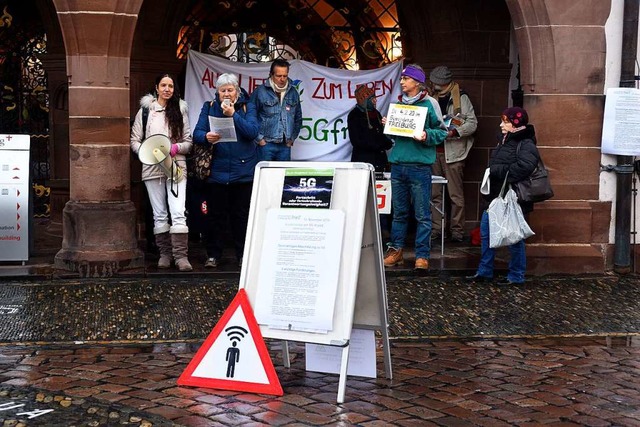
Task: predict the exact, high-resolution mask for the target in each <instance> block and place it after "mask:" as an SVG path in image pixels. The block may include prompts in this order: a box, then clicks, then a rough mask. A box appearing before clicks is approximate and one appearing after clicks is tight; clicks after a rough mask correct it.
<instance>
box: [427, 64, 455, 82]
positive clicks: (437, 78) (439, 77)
mask: <svg viewBox="0 0 640 427" xmlns="http://www.w3.org/2000/svg"><path fill="white" fill-rule="evenodd" d="M452 78H453V74H451V70H450V69H449V68H448V67H447V66H446V65H440V66H438V67H436V68H434V69H433V70H432V71H431V74H429V80H431V83H433V84H436V85H448V84H449V83H451V79H452Z"/></svg>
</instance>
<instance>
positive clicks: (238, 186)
mask: <svg viewBox="0 0 640 427" xmlns="http://www.w3.org/2000/svg"><path fill="white" fill-rule="evenodd" d="M216 88H217V93H216V97H215V99H214V100H213V101H210V102H205V103H204V105H203V106H202V110H201V111H200V117H199V118H198V124H197V125H196V127H195V129H194V131H193V142H194V144H199V145H205V146H206V145H213V148H212V149H213V155H212V160H211V174H210V175H209V178H207V180H206V182H205V183H204V186H203V188H204V193H205V194H204V196H205V199H206V201H207V214H206V215H205V225H204V233H203V235H204V240H205V247H206V250H207V261H206V262H205V265H204V266H205V267H206V268H216V267H217V266H218V261H219V260H220V258H221V256H222V250H223V236H224V231H225V230H226V229H228V227H227V220H228V221H229V222H230V225H231V233H232V236H233V242H234V246H235V251H236V258H237V260H238V264H239V265H241V264H242V253H243V251H244V239H245V235H246V232H247V221H248V218H249V205H250V203H251V187H252V184H253V174H254V169H255V166H256V164H257V163H258V154H257V149H256V145H255V143H254V140H255V139H256V136H258V130H259V125H258V117H257V115H256V109H255V106H254V105H253V103H251V102H248V101H249V96H248V94H247V92H246V91H245V90H244V89H241V88H240V86H239V84H238V77H237V76H236V75H234V74H230V73H225V74H221V75H220V76H219V77H218V80H217V81H216ZM210 116H212V117H220V118H225V117H227V118H232V119H233V124H234V127H235V131H236V136H237V141H225V142H221V141H220V139H221V136H220V134H219V133H217V132H216V131H215V129H214V130H213V131H212V130H211V127H210V125H209V117H210Z"/></svg>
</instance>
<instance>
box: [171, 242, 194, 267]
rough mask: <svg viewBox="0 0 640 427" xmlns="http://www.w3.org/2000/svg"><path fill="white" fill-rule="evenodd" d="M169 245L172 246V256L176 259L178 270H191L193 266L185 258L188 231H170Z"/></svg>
mask: <svg viewBox="0 0 640 427" xmlns="http://www.w3.org/2000/svg"><path fill="white" fill-rule="evenodd" d="M171 246H173V257H174V258H175V260H176V267H178V270H180V271H192V270H193V267H192V266H191V263H190V262H189V258H187V252H188V250H189V233H171Z"/></svg>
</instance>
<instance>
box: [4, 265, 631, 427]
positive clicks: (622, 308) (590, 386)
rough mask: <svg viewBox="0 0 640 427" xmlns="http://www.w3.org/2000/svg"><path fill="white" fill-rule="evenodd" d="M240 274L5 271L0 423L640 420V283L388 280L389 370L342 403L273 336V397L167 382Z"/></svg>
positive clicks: (350, 385) (330, 379) (358, 383)
mask: <svg viewBox="0 0 640 427" xmlns="http://www.w3.org/2000/svg"><path fill="white" fill-rule="evenodd" d="M237 283H238V278H237V275H236V276H233V275H232V276H229V277H226V278H222V277H219V276H202V275H200V276H199V275H191V276H188V275H187V276H169V277H160V276H158V277H152V278H120V279H100V280H96V279H85V280H75V279H74V280H47V281H40V280H27V279H19V280H18V279H4V280H0V426H2V427H5V426H75V425H77V426H100V425H129V426H173V425H184V426H217V425H225V426H226V425H232V426H235V425H247V426H248V425H282V426H285V425H286V426H302V425H360V426H382V425H384V426H387V425H395V426H413V425H419V426H429V425H439V426H465V425H470V426H471V425H481V426H507V425H518V426H534V425H546V424H549V425H563V426H564V425H567V426H568V425H592V426H600V425H602V426H605V425H612V426H627V425H628V426H640V380H638V378H640V338H639V337H640V333H639V332H640V310H638V309H637V307H638V302H639V301H640V281H639V280H638V277H637V276H627V277H619V276H614V275H601V276H584V277H538V278H532V279H530V280H528V282H527V284H526V285H524V286H517V287H498V286H495V285H469V284H467V283H465V282H464V280H463V278H461V277H456V276H451V277H449V276H446V275H427V276H416V275H414V274H406V273H405V272H398V273H396V274H390V275H389V276H388V277H387V283H388V298H389V322H390V325H389V332H390V335H391V337H392V348H391V354H392V364H393V379H386V378H385V375H384V369H383V364H382V355H381V354H378V378H377V379H366V378H360V377H353V376H350V377H349V378H348V381H347V388H346V396H345V402H344V403H343V404H340V405H338V404H336V398H337V387H338V376H337V375H330V374H321V373H314V372H307V371H306V370H305V361H304V346H303V345H302V344H293V345H292V363H291V367H290V368H285V367H283V363H282V358H281V352H280V351H278V346H279V342H275V341H273V340H268V345H269V346H270V347H271V357H272V360H273V362H274V365H275V367H276V371H277V373H278V377H279V380H280V383H281V385H282V387H283V390H284V396H282V397H273V396H267V395H259V394H249V393H241V392H229V391H221V390H212V389H203V388H194V387H178V386H177V385H176V379H177V378H178V376H179V375H180V374H181V373H182V372H183V371H184V369H185V368H186V365H187V363H188V362H189V361H190V360H191V359H192V357H193V356H194V354H195V351H196V350H197V349H198V348H199V345H200V344H201V342H202V340H203V339H204V338H205V337H206V336H207V335H208V334H209V332H210V331H211V329H212V328H213V326H214V325H215V323H216V321H217V319H218V318H219V316H220V315H221V313H222V311H223V310H224V309H225V308H226V306H227V304H228V303H229V302H230V301H231V299H232V298H233V295H234V294H235V291H236V289H237ZM379 353H380V351H379ZM51 410H52V411H51Z"/></svg>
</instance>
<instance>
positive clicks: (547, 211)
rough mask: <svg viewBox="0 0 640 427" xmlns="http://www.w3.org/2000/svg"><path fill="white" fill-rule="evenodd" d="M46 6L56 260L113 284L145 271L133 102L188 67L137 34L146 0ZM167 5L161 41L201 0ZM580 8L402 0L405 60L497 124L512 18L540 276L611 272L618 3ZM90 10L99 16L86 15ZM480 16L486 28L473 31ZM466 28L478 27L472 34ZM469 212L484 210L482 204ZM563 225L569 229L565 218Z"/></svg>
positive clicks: (534, 261) (59, 1)
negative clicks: (472, 98)
mask: <svg viewBox="0 0 640 427" xmlns="http://www.w3.org/2000/svg"><path fill="white" fill-rule="evenodd" d="M51 1H53V3H54V5H55V7H56V11H57V16H58V19H59V22H60V25H61V29H62V34H63V39H64V44H65V48H66V68H67V76H68V90H69V140H70V164H69V166H70V182H71V184H70V201H69V202H68V203H67V205H66V206H65V209H64V213H63V222H64V241H63V245H62V249H61V250H60V252H59V253H58V255H57V256H56V265H57V266H58V267H61V268H64V269H68V270H72V271H78V272H80V273H81V274H83V275H97V276H104V275H110V274H112V273H114V272H115V271H118V270H120V269H122V268H128V267H136V266H139V265H141V261H142V254H141V253H140V251H139V250H138V249H137V241H136V236H135V229H136V221H135V215H134V212H135V208H134V206H133V204H132V202H131V194H130V192H131V188H130V173H129V162H123V161H122V159H123V158H125V157H126V158H128V157H129V156H130V154H129V148H128V139H129V112H128V108H127V105H129V106H130V108H134V107H135V105H136V103H137V98H138V94H139V93H140V92H141V91H142V85H146V84H148V81H149V78H148V77H149V74H150V73H155V72H156V71H158V70H159V68H156V67H155V65H162V67H161V68H162V69H164V70H166V71H170V70H175V68H173V67H180V64H179V63H178V62H177V61H175V56H171V53H172V48H171V46H172V45H171V43H172V42H171V40H170V39H171V37H172V34H175V33H172V32H171V31H169V32H168V33H166V34H165V36H166V37H169V40H165V39H163V37H160V36H157V37H156V38H155V39H153V40H151V41H150V40H149V39H148V38H144V37H143V38H138V37H136V36H134V34H136V35H139V33H138V30H137V20H138V18H139V17H140V16H142V15H143V14H141V13H140V12H141V10H142V9H143V8H144V7H145V6H147V5H148V7H149V8H150V9H149V10H151V2H144V4H143V1H142V0H135V1H131V2H126V4H120V3H118V2H115V3H113V2H107V3H106V4H104V5H102V4H100V5H97V4H95V3H92V2H81V4H80V5H78V4H77V3H76V2H68V1H65V0H51ZM160 3H161V5H162V6H167V7H166V8H165V7H161V6H158V5H157V4H156V3H154V4H153V6H154V7H153V10H155V15H154V14H151V15H149V16H150V17H149V19H152V17H153V16H155V18H154V19H156V18H158V14H162V17H164V18H163V20H156V22H148V23H147V24H148V25H151V26H153V25H154V24H155V23H157V25H158V26H159V31H160V32H161V31H163V30H165V29H170V30H173V29H176V28H178V27H179V25H180V19H182V17H184V13H182V12H184V9H185V8H187V7H190V6H191V5H193V4H194V2H193V1H192V2H170V1H168V0H164V1H161V2H160ZM574 3H575V4H574ZM574 3H571V4H569V3H567V2H557V1H555V0H505V2H504V3H502V2H500V4H498V5H497V6H496V4H497V3H496V2H494V1H493V0H491V1H489V0H473V2H471V3H468V2H466V1H463V0H457V1H454V2H451V3H450V4H448V5H447V8H445V10H444V11H443V8H442V5H441V2H440V1H434V0H402V1H398V2H397V5H398V10H399V14H400V15H401V27H402V28H403V43H404V46H403V47H405V48H406V49H407V52H408V54H409V56H410V57H411V58H410V60H412V61H415V62H419V63H421V64H422V65H424V66H425V67H426V68H430V67H432V66H435V65H438V64H440V63H448V64H449V65H450V66H451V68H452V69H453V70H454V73H457V74H458V75H459V76H460V77H461V79H463V80H464V81H465V83H467V84H468V86H469V87H470V88H471V90H473V91H476V94H478V95H479V96H480V97H482V102H481V105H482V107H481V115H482V116H483V117H485V118H487V119H488V120H494V119H496V120H497V117H498V116H499V113H500V111H501V109H502V108H504V106H506V103H507V102H508V79H509V76H510V72H511V64H510V63H509V60H508V42H506V43H504V40H508V33H509V31H510V29H509V21H510V20H511V21H513V26H514V28H515V37H516V40H517V45H518V49H519V52H520V63H521V83H522V86H523V88H524V92H525V95H524V105H525V108H527V109H528V110H529V112H530V116H531V118H532V122H534V123H535V125H536V127H537V129H538V136H539V144H540V148H541V151H542V154H543V156H544V157H545V161H546V163H547V164H548V166H549V167H550V169H551V171H552V177H553V179H554V189H555V190H556V199H555V200H552V201H549V202H546V203H544V204H542V205H540V207H537V209H536V210H537V212H536V214H535V215H534V216H533V217H532V221H533V223H534V224H533V225H534V228H536V230H540V231H539V233H538V235H537V236H536V237H535V239H534V240H533V241H532V242H533V243H534V244H532V245H530V249H529V255H530V259H531V263H530V264H531V265H532V270H533V271H536V272H548V271H567V269H568V268H570V269H571V271H578V272H584V271H603V270H604V269H605V261H606V256H605V255H604V254H605V253H606V250H607V248H608V230H609V219H610V203H609V202H601V201H599V200H598V173H599V172H598V167H597V165H598V164H599V159H600V150H599V144H600V133H601V123H602V112H603V99H604V97H603V95H602V93H603V87H604V67H605V61H604V52H605V45H604V43H605V39H604V23H605V21H606V19H607V17H608V13H609V10H610V7H611V4H610V1H603V0H583V1H581V2H574ZM87 4H88V5H90V6H88V7H91V8H92V9H91V10H86V9H83V8H82V6H86V5H87ZM469 7H471V9H472V10H473V11H476V12H477V13H475V12H474V13H475V15H474V16H472V18H473V19H466V18H465V17H469V16H470V15H469V12H466V13H465V12H464V10H465V9H469ZM485 7H489V8H491V9H490V10H492V11H495V12H496V13H497V15H495V16H491V17H486V12H483V11H482V9H483V8H485ZM145 10H146V9H145ZM429 10H431V12H429ZM161 11H162V12H161ZM168 11H169V12H168ZM173 12H179V13H173ZM445 12H446V13H445ZM474 13H472V14H471V15H473V14H474ZM478 13H480V14H481V15H480V18H478V16H477V15H478ZM482 13H484V14H485V15H482ZM145 14H146V13H145ZM403 14H404V16H405V19H404V22H403V21H402V15H403ZM483 16H485V18H483ZM416 18H418V19H416ZM145 19H146V18H145ZM443 19H444V20H448V22H449V24H450V25H449V28H450V29H451V34H453V35H454V36H456V38H455V39H452V38H451V37H450V34H448V33H447V32H446V31H442V32H441V33H440V34H439V36H440V37H441V38H442V40H444V41H449V42H451V41H453V42H456V43H459V46H460V47H461V49H458V48H455V49H454V48H451V47H446V44H445V43H443V44H442V46H440V45H437V44H434V39H433V37H432V36H433V33H432V32H430V31H432V29H433V28H434V26H433V24H436V25H437V22H439V21H440V20H443ZM483 19H486V21H485V22H484V24H483V25H480V26H477V24H478V22H479V21H481V20H483ZM411 22H413V24H411ZM425 22H426V23H428V24H429V25H425ZM463 24H465V25H467V27H468V26H471V27H472V33H470V32H468V28H466V27H465V25H463ZM177 26H178V27H177ZM474 26H475V27H474ZM445 27H446V26H444V27H443V28H445ZM496 34H498V36H497V37H493V36H495V35H496ZM447 37H448V38H447ZM167 41H168V43H165V42H167ZM481 42H482V43H481ZM134 43H135V45H134ZM132 46H133V47H132ZM159 47H162V49H161V52H162V55H165V58H167V59H166V60H159V61H157V62H156V63H155V64H149V63H146V62H145V60H146V58H148V57H151V54H146V53H145V54H140V52H143V51H144V50H145V49H154V48H159ZM136 52H137V54H136ZM162 55H158V56H156V58H159V57H162ZM167 55H168V56H167ZM474 55H484V57H485V59H484V60H482V61H479V60H478V59H477V57H476V56H474ZM131 58H134V59H131ZM169 58H170V59H169ZM132 62H134V63H135V64H132ZM133 65H135V66H133ZM130 70H133V71H130ZM130 73H131V74H132V75H130ZM133 74H135V75H133ZM132 91H133V92H134V96H131V93H132ZM487 94H489V95H490V96H487ZM567 112H569V114H567ZM568 117H574V118H575V122H573V125H572V126H567V125H566V124H567V123H566V120H567V118H568ZM487 123H489V122H488V121H487ZM491 129H492V125H491V124H487V125H484V126H483V128H482V129H481V130H480V132H484V133H485V135H486V138H484V139H482V138H479V143H478V145H477V147H476V148H475V149H474V154H473V155H474V158H475V159H476V162H475V163H477V165H480V166H479V167H477V168H475V167H473V166H472V167H471V168H469V173H468V174H467V180H469V181H470V183H471V184H472V185H475V183H476V182H479V181H480V177H481V171H482V170H483V169H484V165H486V159H487V154H488V151H489V148H490V147H491V146H492V145H493V144H494V142H493V140H492V139H491V138H490V136H491ZM483 141H484V142H483ZM567 165H568V166H567ZM471 187H472V186H471ZM471 187H470V188H471ZM471 189H472V190H473V191H472V193H474V194H477V191H475V189H474V188H471ZM474 207H475V209H476V210H478V203H477V201H476V202H475V205H474ZM565 217H569V218H572V221H570V222H569V223H567V222H566V221H558V219H559V218H565ZM468 220H469V218H468ZM470 220H471V221H473V219H472V218H471V219H470Z"/></svg>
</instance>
